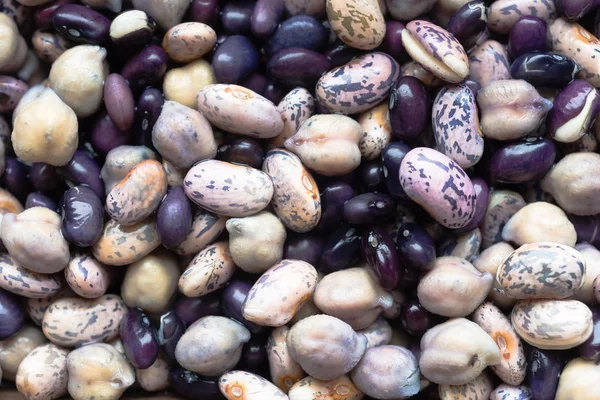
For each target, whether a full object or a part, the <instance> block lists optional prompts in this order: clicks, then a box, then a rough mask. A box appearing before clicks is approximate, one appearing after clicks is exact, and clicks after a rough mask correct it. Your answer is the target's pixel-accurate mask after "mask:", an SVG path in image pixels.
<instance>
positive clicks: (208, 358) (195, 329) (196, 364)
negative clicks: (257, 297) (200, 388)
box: [175, 316, 250, 376]
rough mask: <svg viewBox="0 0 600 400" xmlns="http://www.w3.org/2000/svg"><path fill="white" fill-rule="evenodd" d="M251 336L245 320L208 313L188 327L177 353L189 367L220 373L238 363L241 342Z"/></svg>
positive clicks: (204, 372) (198, 370) (203, 371)
mask: <svg viewBox="0 0 600 400" xmlns="http://www.w3.org/2000/svg"><path fill="white" fill-rule="evenodd" d="M216 332H218V334H215V333H216ZM249 340H250V332H249V331H248V329H246V328H245V327H244V326H243V325H242V324H240V323H238V322H236V321H233V320H231V319H229V318H225V317H219V316H207V317H203V318H200V319H199V320H198V321H196V322H194V323H193V324H192V325H191V326H190V327H189V328H188V329H187V330H186V331H185V333H184V334H183V336H182V337H181V339H179V342H178V343H177V347H176V348H175V357H176V358H177V362H178V363H179V364H180V365H181V366H182V367H184V368H186V369H188V370H190V371H194V372H197V373H199V374H202V375H205V376H219V375H221V374H223V373H224V372H226V371H228V370H230V369H231V368H233V367H234V366H235V365H236V364H237V363H238V361H239V360H240V357H241V355H242V346H243V345H244V343H247V342H248V341H249Z"/></svg>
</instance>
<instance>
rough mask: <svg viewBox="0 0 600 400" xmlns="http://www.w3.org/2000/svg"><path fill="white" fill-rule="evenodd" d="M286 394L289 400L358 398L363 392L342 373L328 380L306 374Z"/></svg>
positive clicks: (356, 399)
mask: <svg viewBox="0 0 600 400" xmlns="http://www.w3.org/2000/svg"><path fill="white" fill-rule="evenodd" d="M288 396H289V398H290V400H304V399H320V400H360V399H362V398H363V396H364V394H363V393H362V392H361V391H360V390H358V388H357V387H356V386H355V385H354V383H352V381H351V380H350V378H349V377H348V376H347V375H342V376H340V377H339V378H336V379H332V380H328V381H322V380H319V379H316V378H313V377H312V376H307V377H306V378H304V379H302V380H301V381H299V382H297V383H296V384H295V385H294V386H292V388H291V389H290V391H289V393H288Z"/></svg>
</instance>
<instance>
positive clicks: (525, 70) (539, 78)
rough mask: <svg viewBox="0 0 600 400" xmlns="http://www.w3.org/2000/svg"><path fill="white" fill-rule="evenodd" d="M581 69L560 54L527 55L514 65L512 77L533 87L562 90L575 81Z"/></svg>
mask: <svg viewBox="0 0 600 400" xmlns="http://www.w3.org/2000/svg"><path fill="white" fill-rule="evenodd" d="M580 69H581V67H580V66H579V64H577V63H576V62H575V61H573V60H571V59H570V58H569V57H565V56H562V55H560V54H554V53H527V54H523V55H522V56H519V57H518V58H517V59H516V60H515V61H514V62H513V63H512V65H511V66H510V75H511V76H512V77H513V78H514V79H524V80H526V81H527V82H529V83H531V84H532V85H533V86H537V87H552V88H561V87H563V86H566V85H567V84H568V83H569V82H571V81H572V80H573V79H575V77H576V76H577V74H578V73H579V71H580Z"/></svg>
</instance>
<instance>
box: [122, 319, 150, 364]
mask: <svg viewBox="0 0 600 400" xmlns="http://www.w3.org/2000/svg"><path fill="white" fill-rule="evenodd" d="M119 337H120V338H121V342H122V343H123V349H124V350H125V356H126V357H127V359H128V360H129V362H130V363H131V364H132V365H133V366H134V367H135V368H139V369H146V368H149V367H150V366H151V365H152V364H153V363H154V361H156V359H157V357H158V339H157V338H156V333H155V332H154V328H152V326H151V325H150V320H149V319H148V317H147V316H146V314H144V312H143V311H141V310H140V309H139V308H130V309H129V311H127V313H126V314H125V315H124V316H123V318H122V319H121V322H120V323H119Z"/></svg>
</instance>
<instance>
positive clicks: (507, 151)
mask: <svg viewBox="0 0 600 400" xmlns="http://www.w3.org/2000/svg"><path fill="white" fill-rule="evenodd" d="M555 158H556V145H555V144H554V142H553V141H552V140H550V139H545V138H526V139H521V140H519V141H517V142H514V143H510V144H507V145H505V146H504V147H502V148H501V149H499V150H498V151H496V152H495V153H494V155H493V156H492V160H491V162H490V174H491V177H492V179H493V180H494V181H496V182H503V183H525V182H531V181H536V180H538V179H541V178H542V177H543V176H544V175H545V174H546V172H548V171H549V170H550V168H552V165H553V164H554V159H555Z"/></svg>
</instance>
